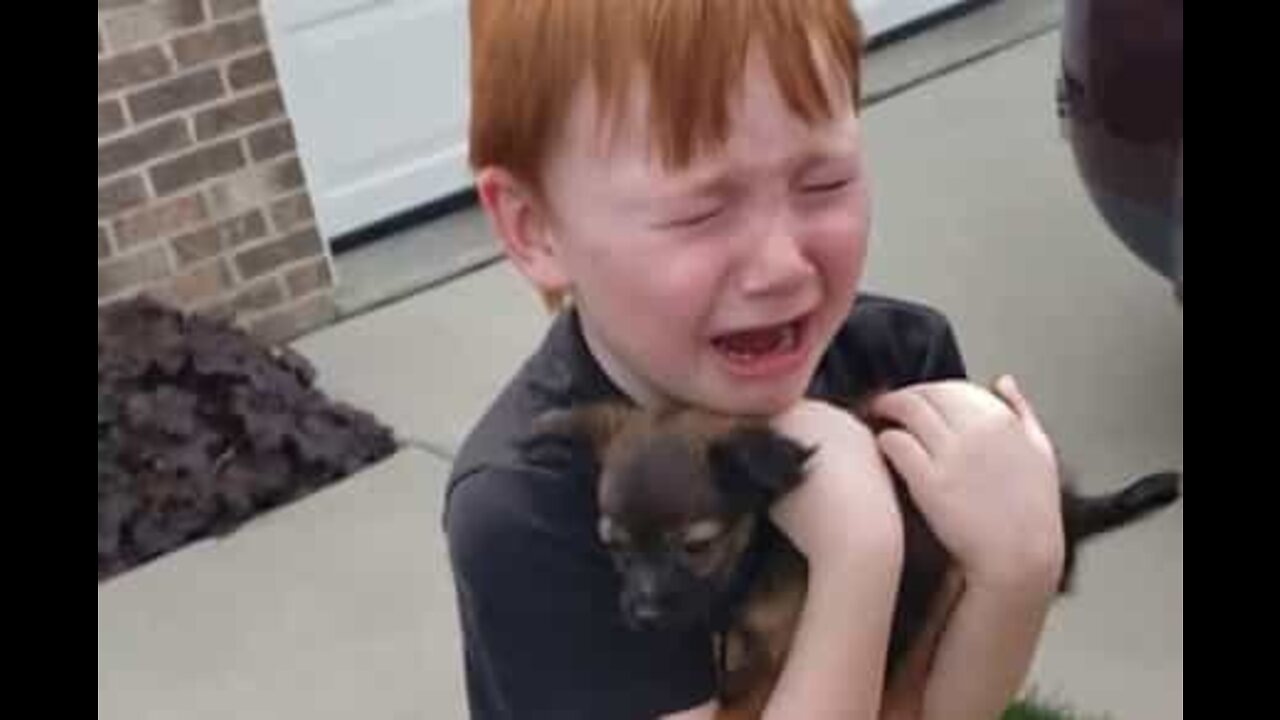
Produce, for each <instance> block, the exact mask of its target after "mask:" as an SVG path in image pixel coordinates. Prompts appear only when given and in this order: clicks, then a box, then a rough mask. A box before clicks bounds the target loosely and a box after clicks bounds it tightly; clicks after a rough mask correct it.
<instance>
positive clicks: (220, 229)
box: [173, 210, 267, 266]
mask: <svg viewBox="0 0 1280 720" xmlns="http://www.w3.org/2000/svg"><path fill="white" fill-rule="evenodd" d="M266 234H267V221H266V219H265V218H264V217H263V216H262V212H261V211H259V210H254V211H253V212H250V213H246V214H245V215H241V216H240V217H235V218H231V219H230V220H224V221H223V222H220V223H218V224H216V225H213V226H210V227H207V228H204V229H203V230H197V231H196V232H193V233H188V234H186V235H183V236H182V237H179V238H174V241H173V252H174V255H176V256H177V258H178V264H179V265H180V266H182V265H190V264H192V263H195V262H199V261H201V260H204V259H206V258H210V257H213V256H214V255H217V254H218V253H220V252H222V251H223V250H226V249H228V248H233V247H237V246H240V245H243V244H244V243H247V242H250V241H252V240H256V239H258V238H261V237H264V236H265V235H266Z"/></svg>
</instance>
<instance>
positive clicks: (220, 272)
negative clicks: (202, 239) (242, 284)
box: [169, 260, 234, 307]
mask: <svg viewBox="0 0 1280 720" xmlns="http://www.w3.org/2000/svg"><path fill="white" fill-rule="evenodd" d="M233 282H234V281H233V280H232V278H231V268H229V267H228V266H227V263H226V261H225V260H217V261H214V262H207V263H204V264H202V265H200V266H198V267H195V268H193V269H191V270H189V271H186V272H184V273H183V274H181V275H179V276H177V277H175V278H174V279H173V282H172V283H170V284H169V289H170V290H171V291H172V292H173V296H174V297H175V298H176V299H177V301H178V302H179V303H181V304H182V305H183V306H184V307H188V306H191V305H193V304H195V303H198V302H200V301H202V300H209V299H211V298H213V297H215V296H217V295H220V294H222V293H224V292H226V291H227V290H229V289H230V288H231V286H232V283H233Z"/></svg>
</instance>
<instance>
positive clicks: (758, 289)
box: [742, 229, 813, 295]
mask: <svg viewBox="0 0 1280 720" xmlns="http://www.w3.org/2000/svg"><path fill="white" fill-rule="evenodd" d="M812 274H813V267H812V266H811V265H810V264H809V261H808V260H807V259H806V258H805V256H804V253H803V252H802V250H801V246H800V243H799V241H798V240H797V239H796V237H795V233H792V232H788V231H786V230H784V229H778V230H775V231H774V232H772V233H770V234H769V235H768V236H766V237H765V238H763V239H762V240H761V241H760V242H759V243H757V245H756V247H755V248H754V251H753V253H752V256H751V258H750V260H749V262H748V263H747V265H746V268H745V269H744V271H743V276H742V289H743V291H744V292H745V293H746V294H748V295H785V294H787V293H789V292H792V291H794V290H797V289H799V288H800V287H802V286H803V285H804V284H805V283H806V282H808V280H809V279H810V277H811V276H812Z"/></svg>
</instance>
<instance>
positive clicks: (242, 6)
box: [210, 0, 258, 19]
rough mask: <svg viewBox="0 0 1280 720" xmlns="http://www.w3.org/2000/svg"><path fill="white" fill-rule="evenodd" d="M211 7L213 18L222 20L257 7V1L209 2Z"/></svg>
mask: <svg viewBox="0 0 1280 720" xmlns="http://www.w3.org/2000/svg"><path fill="white" fill-rule="evenodd" d="M210 2H211V3H212V5H213V16H214V17H215V18H218V19H222V18H224V17H227V16H229V15H236V14H239V13H242V12H245V11H247V10H252V9H255V8H257V7H258V0H210Z"/></svg>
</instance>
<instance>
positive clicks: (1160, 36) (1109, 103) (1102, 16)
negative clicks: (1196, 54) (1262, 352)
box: [1058, 0, 1183, 302]
mask: <svg viewBox="0 0 1280 720" xmlns="http://www.w3.org/2000/svg"><path fill="white" fill-rule="evenodd" d="M1182 6H1183V0H1066V6H1065V18H1064V19H1065V23H1064V29H1063V34H1062V67H1061V75H1060V78H1059V86H1058V100H1059V104H1058V111H1059V115H1060V117H1061V118H1062V120H1063V124H1064V133H1065V136H1066V138H1067V141H1068V142H1069V143H1070V145H1071V150H1072V154H1073V156H1074V158H1075V165H1076V169H1077V171H1078V172H1079V175H1080V178H1081V180H1082V181H1083V182H1084V185H1085V187H1086V189H1087V191H1088V193H1089V197H1090V198H1091V200H1092V202H1093V205H1094V207H1095V208H1096V209H1097V210H1098V212H1099V213H1100V214H1101V215H1102V217H1103V218H1104V219H1105V221H1106V223H1107V225H1108V226H1109V227H1110V229H1111V230H1112V231H1113V232H1114V233H1115V234H1116V235H1117V236H1118V237H1119V238H1120V240H1121V241H1122V242H1124V244H1125V245H1126V246H1128V248H1129V249H1130V250H1131V251H1132V252H1133V253H1134V254H1136V255H1137V256H1138V257H1139V258H1141V260H1142V261H1143V262H1144V263H1146V264H1147V266H1149V267H1150V268H1152V269H1153V270H1154V271H1156V272H1158V273H1159V274H1160V275H1162V276H1164V277H1165V278H1166V279H1168V280H1169V281H1170V282H1171V283H1172V285H1173V288H1174V292H1175V293H1176V295H1177V298H1178V301H1179V302H1181V301H1182V276H1183V247H1182V243H1183V240H1182V146H1183V137H1182V135H1183V130H1182V112H1183V105H1182V102H1183V101H1182V97H1183V82H1182V71H1183V50H1182V47H1183V43H1182V39H1183V21H1182Z"/></svg>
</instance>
